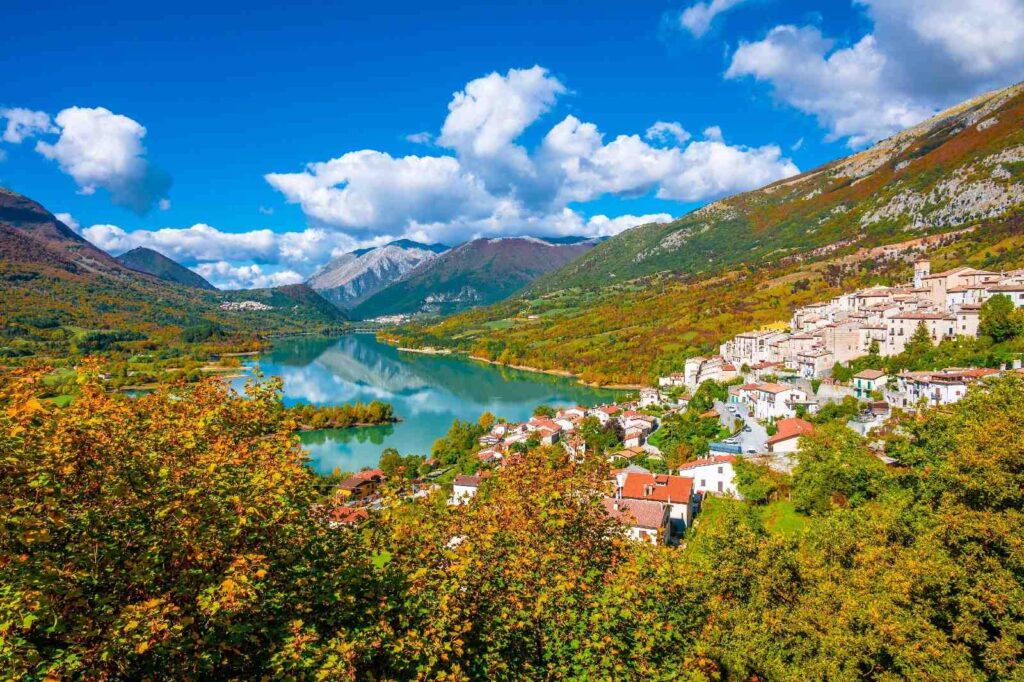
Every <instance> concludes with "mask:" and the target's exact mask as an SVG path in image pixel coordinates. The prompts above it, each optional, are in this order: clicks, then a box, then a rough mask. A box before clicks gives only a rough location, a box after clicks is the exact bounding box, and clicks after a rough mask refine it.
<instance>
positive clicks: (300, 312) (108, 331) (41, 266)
mask: <svg viewBox="0 0 1024 682" xmlns="http://www.w3.org/2000/svg"><path fill="white" fill-rule="evenodd" d="M240 301H255V302H258V303H261V304H263V306H265V308H264V309H261V310H244V309H243V310H224V309H222V306H223V304H225V303H230V302H240ZM0 319H3V321H4V324H3V330H2V333H3V338H2V339H0V357H23V356H32V355H34V354H43V355H46V354H51V353H57V354H65V353H67V351H68V350H69V349H73V348H83V349H88V348H91V347H92V346H95V343H93V341H92V340H94V339H100V341H99V343H101V345H102V347H104V348H106V347H108V346H109V345H110V344H118V343H123V342H126V341H140V340H144V339H151V340H153V341H160V342H164V343H165V342H167V341H170V340H178V339H179V336H180V334H181V333H182V331H183V330H185V329H188V328H192V327H204V328H210V327H211V326H212V327H213V328H216V329H217V330H218V331H219V333H222V334H228V335H239V336H245V337H248V338H253V337H255V336H256V335H258V334H264V333H284V332H301V331H308V330H311V329H320V328H323V327H325V326H331V325H336V324H337V323H338V322H340V321H342V320H343V319H344V316H343V315H342V314H341V313H340V312H339V311H338V310H337V309H336V308H335V307H334V306H332V305H331V304H330V303H328V302H327V301H326V300H324V299H323V298H322V297H321V296H319V295H318V294H317V293H316V292H314V291H313V290H312V289H310V288H309V287H307V286H305V285H292V286H287V287H278V288H276V289H263V290H256V291H233V292H218V291H215V290H207V289H198V288H195V287H193V286H186V285H183V284H179V283H175V282H169V281H165V280H163V279H160V278H159V277H157V276H154V275H151V274H147V273H144V272H139V271H137V270H135V269H131V268H129V267H127V266H126V265H125V264H123V263H121V262H119V261H118V260H117V259H115V258H113V257H111V256H109V255H108V254H106V253H105V252H103V251H101V250H100V249H98V248H96V247H95V246H93V245H92V244H90V243H89V242H87V241H86V240H84V239H82V238H81V237H80V236H78V235H77V234H75V233H74V232H73V231H72V230H71V229H70V228H68V227H67V226H66V225H64V224H63V223H61V222H60V221H59V220H57V218H55V217H54V216H53V214H51V213H50V212H49V211H47V210H46V209H45V208H43V207H42V206H41V205H39V204H38V203H36V202H34V201H32V200H31V199H28V198H27V197H23V196H21V195H19V194H16V193H14V192H10V191H8V190H3V189H0ZM94 350H95V348H94Z"/></svg>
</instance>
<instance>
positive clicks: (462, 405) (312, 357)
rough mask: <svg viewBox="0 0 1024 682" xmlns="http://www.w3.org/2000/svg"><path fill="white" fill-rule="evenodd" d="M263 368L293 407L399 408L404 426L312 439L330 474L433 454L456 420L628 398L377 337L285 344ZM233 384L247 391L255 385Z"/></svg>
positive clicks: (318, 464) (314, 461) (316, 457)
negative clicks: (407, 348)
mask: <svg viewBox="0 0 1024 682" xmlns="http://www.w3.org/2000/svg"><path fill="white" fill-rule="evenodd" d="M253 366H254V367H258V368H259V370H260V371H261V372H262V373H263V375H264V376H266V377H270V376H279V377H281V378H282V379H283V380H284V402H285V404H286V405H294V404H295V403H298V402H306V403H313V404H315V405H334V404H340V403H347V402H355V401H360V402H369V401H371V400H381V401H384V402H388V403H391V404H392V405H393V406H394V408H395V413H396V414H397V415H398V416H399V417H400V418H401V419H402V421H401V422H399V423H397V424H389V425H386V426H374V427H366V428H355V429H340V430H339V429H331V430H325V431H314V432H310V433H304V434H302V441H303V444H304V445H305V447H306V448H307V449H308V450H309V453H310V466H312V467H313V468H314V469H316V470H317V471H319V472H321V473H330V472H331V471H333V470H334V469H335V468H340V469H342V470H343V471H358V470H359V469H361V468H362V467H366V466H374V465H376V464H377V460H378V459H379V458H380V453H381V451H382V450H384V449H385V448H389V447H391V448H395V449H397V450H398V451H399V452H401V453H402V454H403V455H408V454H420V455H425V454H429V453H430V447H431V445H433V443H434V441H435V440H436V439H437V438H440V437H441V436H443V435H444V434H445V433H446V432H447V431H448V427H449V426H451V423H452V421H453V420H455V419H462V420H463V421H466V420H473V421H475V420H476V419H477V418H478V417H479V416H480V414H481V413H483V412H492V413H493V414H495V415H496V416H499V417H505V418H506V419H508V420H510V421H521V420H525V419H528V418H529V417H530V415H531V414H532V413H533V409H534V408H535V407H536V406H537V405H540V404H548V405H554V406H570V405H586V406H591V405H597V404H601V403H605V402H609V401H611V400H614V399H615V398H616V396H621V395H622V394H621V393H618V392H616V391H610V390H605V389H596V388H591V387H588V386H583V385H581V384H579V383H576V382H575V381H573V380H571V379H566V378H562V377H556V376H549V375H546V374H539V373H536V372H523V371H520V370H514V369H508V368H504V367H497V366H494V365H488V364H485V363H481V362H475V361H472V360H465V359H462V358H457V357H448V356H438V355H422V354H418V353H405V352H399V351H398V349H396V348H394V347H392V346H388V345H386V344H382V343H379V342H378V341H377V340H376V339H375V338H374V337H373V335H371V334H349V335H346V336H343V337H340V338H333V339H329V338H315V337H314V338H310V337H303V338H289V339H283V340H280V341H278V342H277V343H275V344H274V347H273V348H272V349H271V350H270V351H269V352H267V353H265V354H263V355H262V356H261V357H260V358H259V360H258V362H256V363H253ZM232 383H233V386H234V387H235V388H236V389H238V390H241V389H242V388H243V386H244V384H245V379H236V380H234V381H233V382H232Z"/></svg>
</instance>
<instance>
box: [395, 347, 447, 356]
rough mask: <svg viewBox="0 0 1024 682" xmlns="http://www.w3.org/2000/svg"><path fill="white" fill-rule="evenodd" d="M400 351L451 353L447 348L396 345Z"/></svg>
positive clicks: (425, 353) (432, 353)
mask: <svg viewBox="0 0 1024 682" xmlns="http://www.w3.org/2000/svg"><path fill="white" fill-rule="evenodd" d="M397 348H398V351H399V352H400V353H419V354H420V355H453V354H454V353H453V352H452V351H450V350H448V349H447V348H403V347H401V346H397Z"/></svg>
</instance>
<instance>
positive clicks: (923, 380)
mask: <svg viewBox="0 0 1024 682" xmlns="http://www.w3.org/2000/svg"><path fill="white" fill-rule="evenodd" d="M998 374H999V371H998V370H995V369H975V368H972V369H959V368H949V369H944V370H941V371H938V372H900V373H899V374H897V375H896V381H895V386H892V387H891V388H890V389H889V390H887V391H886V401H887V402H888V403H889V404H890V405H895V406H896V407H902V408H909V409H913V408H915V407H917V406H918V405H922V404H923V405H927V406H932V407H935V406H938V405H951V404H953V403H955V402H958V401H960V400H961V399H962V398H963V397H964V396H965V395H967V389H968V387H969V386H970V385H971V384H973V383H975V382H977V381H980V380H982V379H985V378H988V377H991V376H996V375H998Z"/></svg>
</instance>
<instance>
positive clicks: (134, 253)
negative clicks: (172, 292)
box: [117, 246, 216, 290]
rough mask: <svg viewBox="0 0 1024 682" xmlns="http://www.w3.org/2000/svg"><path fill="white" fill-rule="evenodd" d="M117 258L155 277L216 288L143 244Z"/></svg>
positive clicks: (130, 266)
mask: <svg viewBox="0 0 1024 682" xmlns="http://www.w3.org/2000/svg"><path fill="white" fill-rule="evenodd" d="M117 260H118V261H120V262H121V263H122V264H123V265H125V266H127V267H129V268H131V269H132V270H136V271H138V272H144V273H146V274H147V275H153V276H154V277H156V278H157V279H162V280H164V281H167V282H175V283H176V284H183V285H185V286H187V287H193V288H196V289H210V290H212V289H216V287H215V286H213V285H212V284H210V283H209V282H207V281H206V280H205V279H203V277H202V276H201V275H199V274H197V273H195V272H192V271H191V270H189V269H188V268H186V267H185V266H184V265H181V264H179V263H178V262H176V261H173V260H171V259H170V258H168V257H167V256H165V255H163V254H162V253H160V252H159V251H154V250H153V249H147V248H146V247H144V246H139V247H137V248H134V249H132V250H131V251H126V252H124V253H122V254H121V255H120V256H118V257H117Z"/></svg>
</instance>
